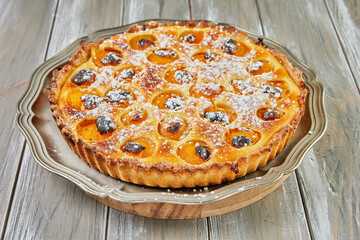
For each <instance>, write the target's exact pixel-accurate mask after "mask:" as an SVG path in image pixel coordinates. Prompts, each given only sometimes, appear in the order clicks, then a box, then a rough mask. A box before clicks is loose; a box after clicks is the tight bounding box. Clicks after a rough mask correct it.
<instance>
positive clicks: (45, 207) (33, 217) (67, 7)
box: [4, 0, 122, 239]
mask: <svg viewBox="0 0 360 240" xmlns="http://www.w3.org/2000/svg"><path fill="white" fill-rule="evenodd" d="M29 5H31V4H29ZM39 5H41V4H39ZM84 6H86V7H84ZM38 7H39V6H38ZM121 8H122V2H119V1H111V2H110V1H108V2H107V3H106V4H104V3H103V1H101V0H99V1H92V2H91V3H90V2H88V1H85V0H83V1H71V0H64V1H61V2H60V3H59V6H58V11H57V13H56V20H55V24H54V28H53V32H52V36H51V43H50V47H49V55H50V56H51V55H53V54H54V53H56V52H57V51H60V50H61V49H62V48H63V47H64V46H66V45H67V44H69V43H70V42H71V41H72V40H74V39H76V38H78V37H81V36H84V35H87V34H89V33H90V32H92V31H94V30H97V29H100V28H105V27H112V26H117V25H118V23H119V21H120V19H121V13H122V11H121ZM24 11H25V10H24ZM41 11H45V10H41ZM25 12H26V11H25ZM30 13H31V15H34V14H35V10H33V9H32V12H30ZM48 21H49V20H48ZM41 24H42V22H38V23H36V26H37V25H41ZM29 31H35V32H36V29H34V28H33V29H29ZM38 38H39V37H38V36H37V39H38ZM28 46H29V47H31V46H32V45H31V44H29V45H28ZM43 48H44V49H46V47H45V46H44V47H43ZM36 54H37V53H35V52H34V53H33V55H36ZM43 56H44V55H43ZM24 65H25V64H24ZM28 74H29V73H28ZM20 146H21V145H20ZM106 213H107V207H106V206H104V205H102V204H100V203H97V202H96V201H95V200H93V199H91V198H89V197H88V196H86V195H85V194H84V193H83V192H81V191H80V190H79V189H78V188H77V187H76V186H75V185H74V184H73V183H71V182H69V181H67V180H65V179H62V178H60V177H58V176H56V175H54V174H52V173H49V172H48V171H46V170H44V169H43V168H41V167H40V166H39V165H38V164H37V163H36V162H35V160H34V159H33V158H32V157H31V154H30V152H29V149H28V148H27V147H26V148H25V151H24V157H23V162H22V165H21V170H20V172H19V179H18V182H17V187H16V191H15V194H14V198H13V202H12V208H11V212H10V214H9V219H8V224H7V228H6V232H5V235H4V236H5V239H30V238H34V239H101V238H104V236H105V232H106Z"/></svg>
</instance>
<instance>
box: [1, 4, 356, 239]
mask: <svg viewBox="0 0 360 240" xmlns="http://www.w3.org/2000/svg"><path fill="white" fill-rule="evenodd" d="M150 18H172V19H207V20H212V21H216V22H226V23H230V24H234V25H237V26H239V27H241V28H245V29H248V30H249V31H252V32H256V33H259V34H263V35H266V36H268V37H271V38H274V39H276V40H278V41H280V42H283V43H284V44H285V45H286V46H288V47H289V48H290V49H291V50H292V51H293V52H294V53H295V54H296V55H297V56H298V57H299V58H300V59H301V60H302V61H304V62H305V63H306V64H307V65H309V66H310V67H312V68H313V69H314V70H315V71H316V73H317V75H318V79H319V81H320V82H321V83H322V84H323V85H324V87H325V89H326V95H325V103H326V109H327V117H328V130H327V132H326V133H325V136H324V137H323V138H322V139H321V140H320V141H319V142H318V143H317V144H316V145H315V146H314V147H313V148H312V149H311V150H310V151H309V153H308V154H307V156H306V157H305V159H304V161H303V162H302V164H301V166H300V167H299V168H298V170H296V172H295V173H293V174H292V175H291V176H290V177H289V178H288V180H287V181H286V182H285V183H283V184H282V185H281V186H280V187H279V188H278V189H277V190H275V191H274V192H273V193H271V194H270V195H269V196H267V197H265V198H264V199H262V200H260V201H258V202H256V203H254V204H252V205H250V206H248V207H245V208H243V209H240V210H237V211H234V212H231V213H227V214H223V215H219V216H214V217H208V218H201V219H196V220H157V219H150V218H144V217H139V216H134V215H131V214H127V213H123V212H120V211H117V210H114V209H111V208H109V207H107V206H105V205H103V204H101V203H98V202H96V201H95V200H93V199H92V198H90V197H88V196H87V195H85V194H84V193H83V192H82V191H81V190H80V189H79V188H77V187H76V186H75V185H74V184H73V183H71V182H69V181H67V180H65V179H63V178H61V177H59V176H57V175H55V174H52V173H50V172H48V171H46V170H45V169H43V168H42V167H40V166H39V165H38V164H37V163H36V161H35V160H34V159H33V157H32V155H31V153H30V150H29V147H28V145H27V143H26V142H25V139H24V137H23V135H22V134H21V133H20V131H19V130H18V128H17V126H16V117H15V116H16V103H17V101H18V99H19V97H20V96H21V95H22V94H23V92H24V91H25V88H26V86H27V84H28V82H29V78H30V75H31V73H32V72H33V71H34V69H35V68H36V67H37V66H38V65H39V64H41V63H42V62H43V61H44V60H46V59H48V58H49V57H51V56H53V55H54V54H56V53H57V52H58V51H60V50H61V49H63V48H64V47H65V46H66V45H68V44H69V43H70V42H72V41H73V40H75V39H76V38H79V37H82V36H85V35H87V34H89V33H90V32H92V31H94V30H98V29H102V28H107V27H113V26H118V25H122V24H127V23H131V22H134V21H138V20H143V19H150ZM0 26H1V28H0V43H1V52H0V73H1V76H0V103H1V104H0V118H1V124H0V159H1V161H0V169H1V174H0V226H1V228H2V235H1V237H2V238H4V239H160V238H164V239H245V238H246V239H359V236H360V189H359V184H360V173H359V172H360V171H359V170H360V161H359V159H360V151H359V148H360V130H359V129H360V95H359V91H360V89H359V87H360V68H359V66H360V44H359V40H360V31H359V29H360V4H359V2H358V1H357V0H338V1H336V0H324V1H322V0H316V1H305V0H298V1H275V0H273V1H266V2H265V1H260V0H258V1H250V0H242V1H236V0H234V1H230V0H229V1H216V0H212V1H205V0H203V1H202V0H176V1H170V0H169V1H168V0H167V1H156V0H147V1H145V0H136V1H134V0H123V1H115V0H113V1H107V2H106V3H105V1H101V0H98V1H85V0H78V1H74V0H57V1H56V0H33V1H27V0H13V1H5V0H1V1H0Z"/></svg>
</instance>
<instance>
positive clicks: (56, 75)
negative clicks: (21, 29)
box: [49, 21, 308, 188]
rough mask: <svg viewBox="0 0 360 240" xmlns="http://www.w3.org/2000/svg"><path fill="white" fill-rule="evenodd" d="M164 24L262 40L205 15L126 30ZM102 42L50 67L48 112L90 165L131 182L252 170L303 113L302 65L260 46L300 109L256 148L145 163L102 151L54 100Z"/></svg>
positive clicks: (183, 183)
mask: <svg viewBox="0 0 360 240" xmlns="http://www.w3.org/2000/svg"><path fill="white" fill-rule="evenodd" d="M164 26H184V27H187V28H190V29H191V28H212V29H217V30H221V31H223V32H225V33H229V34H232V35H235V36H240V38H243V39H245V38H246V39H248V41H250V42H251V43H253V44H257V45H258V46H261V45H262V43H261V42H258V43H255V42H254V41H253V40H252V39H250V38H249V37H248V36H247V34H246V33H244V32H242V31H239V30H238V29H236V28H235V27H228V26H222V25H217V24H213V23H208V22H205V21H200V22H199V23H197V24H196V23H195V22H194V21H188V22H171V23H165V24H161V23H159V22H154V21H149V22H146V23H145V24H143V25H136V24H135V25H131V26H130V27H129V29H128V30H127V32H126V33H139V32H143V31H147V30H149V29H154V28H158V27H164ZM103 42H104V40H99V41H98V42H97V43H88V42H85V41H84V42H81V43H80V46H79V47H78V49H77V50H76V52H75V53H74V54H73V55H72V56H70V58H69V62H68V63H67V64H66V65H65V66H64V67H63V68H62V69H56V70H54V71H53V78H52V84H51V85H50V87H49V101H50V109H51V111H52V115H53V118H54V119H55V121H56V124H57V126H58V128H59V129H60V131H61V134H62V136H63V137H64V139H65V140H66V142H67V144H68V145H69V147H70V148H71V149H72V150H73V151H74V152H75V154H77V155H78V156H80V157H81V159H82V160H83V161H84V162H86V163H87V164H89V165H90V166H91V167H92V168H95V169H98V170H99V171H101V172H103V173H105V174H108V175H110V176H112V177H114V178H118V179H121V180H123V181H127V182H132V183H135V184H140V185H147V186H154V187H163V188H181V187H197V186H208V185H215V184H220V183H223V182H225V181H232V180H234V179H236V178H240V177H243V176H245V175H246V174H248V173H251V172H254V171H255V170H257V169H258V168H261V167H263V166H265V165H266V164H267V163H268V162H269V161H271V160H272V159H274V158H275V156H276V155H277V154H279V153H280V152H281V151H282V150H283V148H284V147H285V146H286V145H287V144H288V143H289V141H290V139H291V137H292V136H293V135H294V132H295V130H296V128H297V126H298V124H299V122H300V119H301V117H302V115H303V113H304V108H305V98H306V95H307V91H308V90H307V89H306V87H305V84H304V80H303V79H302V73H301V71H300V70H298V69H297V68H295V67H293V66H292V64H291V63H290V62H289V61H288V60H287V57H286V56H285V55H283V54H281V53H279V52H278V51H277V50H274V49H268V48H266V47H263V48H264V49H266V50H267V51H268V52H269V53H270V54H271V55H273V56H274V57H275V58H276V59H277V60H278V61H279V62H280V63H281V65H282V66H283V68H284V69H285V70H286V71H287V73H288V74H289V76H290V78H291V79H292V80H293V81H294V83H295V84H296V85H297V87H298V88H299V94H298V96H297V98H296V100H297V101H298V106H299V109H298V111H297V113H296V114H295V115H294V116H292V119H291V121H290V123H289V124H287V125H286V126H284V127H283V128H281V129H279V130H277V131H276V132H275V133H274V134H273V136H272V138H271V139H270V140H269V141H268V142H267V143H266V144H265V145H263V146H262V147H261V148H258V149H256V151H254V152H252V153H249V154H247V155H245V156H241V157H238V158H236V159H235V160H233V161H225V162H211V163H209V164H201V165H192V164H180V163H174V164H173V163H170V162H166V161H161V162H155V163H146V164H144V162H143V161H141V159H139V158H137V157H121V158H115V157H113V156H108V155H106V154H104V152H103V151H101V150H100V149H99V148H98V146H92V145H91V144H89V143H87V142H86V141H84V140H82V139H81V138H80V137H79V136H77V135H76V134H74V132H73V129H71V128H70V127H69V126H68V123H67V120H66V119H65V117H64V115H63V113H62V109H61V108H60V107H59V104H58V103H59V99H60V95H61V91H62V88H63V86H64V84H65V83H66V82H67V80H68V78H69V76H70V74H71V73H72V72H73V71H74V69H76V68H78V67H79V66H81V65H82V64H83V63H85V62H87V61H88V60H89V59H90V58H91V54H92V53H91V51H92V48H97V47H98V46H100V44H102V43H103Z"/></svg>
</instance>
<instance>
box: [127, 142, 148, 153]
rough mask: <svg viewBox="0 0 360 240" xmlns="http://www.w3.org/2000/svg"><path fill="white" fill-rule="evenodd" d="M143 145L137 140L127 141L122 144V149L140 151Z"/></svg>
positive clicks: (133, 151)
mask: <svg viewBox="0 0 360 240" xmlns="http://www.w3.org/2000/svg"><path fill="white" fill-rule="evenodd" d="M144 149H145V147H144V146H143V145H141V144H140V143H137V142H127V143H126V144H125V146H124V150H125V151H127V152H131V153H140V152H141V151H142V150H144Z"/></svg>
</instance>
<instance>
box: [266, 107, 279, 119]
mask: <svg viewBox="0 0 360 240" xmlns="http://www.w3.org/2000/svg"><path fill="white" fill-rule="evenodd" d="M263 118H264V120H266V121H268V120H275V119H279V118H280V113H279V111H277V110H272V109H268V110H267V111H266V112H264V114H263Z"/></svg>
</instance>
